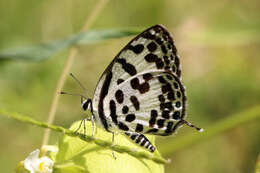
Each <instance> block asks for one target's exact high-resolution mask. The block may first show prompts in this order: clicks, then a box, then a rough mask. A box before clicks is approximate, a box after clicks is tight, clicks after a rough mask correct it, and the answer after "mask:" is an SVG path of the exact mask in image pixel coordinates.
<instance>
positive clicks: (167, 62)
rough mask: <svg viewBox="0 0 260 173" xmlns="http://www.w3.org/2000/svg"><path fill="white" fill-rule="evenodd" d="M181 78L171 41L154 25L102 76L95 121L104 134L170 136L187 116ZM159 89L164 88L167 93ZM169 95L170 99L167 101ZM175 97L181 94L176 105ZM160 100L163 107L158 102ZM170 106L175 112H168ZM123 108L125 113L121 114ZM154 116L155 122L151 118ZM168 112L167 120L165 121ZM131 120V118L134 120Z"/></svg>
mask: <svg viewBox="0 0 260 173" xmlns="http://www.w3.org/2000/svg"><path fill="white" fill-rule="evenodd" d="M145 75H146V76H145ZM180 76H181V71H180V63H179V57H178V56H177V50H176V47H175V46H174V44H173V40H172V37H171V36H170V34H169V33H168V32H167V31H166V29H164V27H162V26H160V25H155V26H153V27H151V28H149V29H147V30H146V31H144V32H143V33H141V34H139V35H138V36H137V37H136V38H134V39H133V40H132V41H131V42H129V43H128V45H127V46H126V47H125V48H123V49H122V51H121V52H120V53H119V54H118V55H117V56H116V57H115V59H114V60H113V61H112V62H111V64H110V65H109V66H108V68H107V69H106V70H105V72H104V73H103V74H102V76H101V78H100V81H99V83H98V85H97V87H96V90H95V94H94V98H93V109H94V113H95V117H96V118H97V120H98V122H100V124H102V125H103V126H104V128H105V129H107V130H109V129H110V128H113V129H119V130H121V131H135V132H136V131H139V132H140V133H153V134H159V135H167V134H170V133H172V132H173V128H174V126H173V121H176V120H177V119H179V118H183V117H184V115H185V98H186V97H185V92H184V88H183V85H182V83H181V81H180ZM145 78H149V80H148V79H145ZM159 78H160V80H161V81H160V80H159ZM170 78H171V79H170ZM162 79H163V80H164V81H165V83H163V82H162ZM146 80H147V81H146ZM166 85H167V86H166ZM174 85H176V88H174ZM177 87H178V89H177ZM162 88H168V90H167V92H165V93H164V91H163V89H162ZM169 93H170V96H169V97H174V99H172V100H169V99H167V97H168V95H169ZM177 93H180V94H178V96H179V95H180V98H179V99H177ZM160 95H162V96H161V98H160V99H161V100H162V97H163V98H164V103H162V102H161V101H160V99H159V96H160ZM136 100H137V101H138V104H139V109H138V110H137V109H136V107H137V105H136ZM170 104H171V106H172V107H173V109H172V108H171V109H168V108H167V107H170ZM176 104H177V105H176ZM179 104H180V105H179ZM163 105H164V106H166V108H163ZM126 107H128V112H127V113H123V111H125V112H126V110H123V109H127V108H126ZM155 111H156V112H157V116H156V117H155V118H152V116H155V115H154V114H155ZM167 111H168V114H169V118H165V117H167V116H166V114H167ZM175 111H178V112H179V113H177V114H180V115H179V118H175V119H174V118H172V117H173V114H174V113H175ZM129 114H130V115H129ZM131 114H134V115H135V118H134V120H132V119H133V115H131ZM175 114H176V113H175ZM163 115H164V116H165V117H163ZM131 116H132V117H131ZM151 119H152V120H151ZM153 121H155V122H154V123H150V122H153ZM141 125H142V128H143V129H142V131H141ZM137 126H139V129H138V127H137ZM170 126H171V129H170ZM167 127H168V130H167ZM177 127H178V125H176V127H175V128H177ZM169 129H170V130H169ZM166 130H167V131H166ZM166 132H167V133H166Z"/></svg>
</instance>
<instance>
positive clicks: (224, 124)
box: [160, 105, 260, 156]
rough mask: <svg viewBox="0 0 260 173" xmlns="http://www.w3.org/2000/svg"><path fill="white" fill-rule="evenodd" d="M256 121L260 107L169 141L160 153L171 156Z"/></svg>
mask: <svg viewBox="0 0 260 173" xmlns="http://www.w3.org/2000/svg"><path fill="white" fill-rule="evenodd" d="M257 119H260V105H258V106H255V107H252V108H249V109H247V110H245V111H242V112H240V113H236V114H234V115H230V116H228V117H227V118H224V119H222V120H220V121H218V122H217V123H214V124H212V125H210V126H208V128H205V131H204V132H202V133H200V134H198V133H192V134H187V135H185V136H182V137H178V139H174V140H169V141H167V143H164V144H163V147H162V148H161V149H160V153H161V154H162V155H165V156H166V155H171V154H172V153H174V152H176V151H178V150H181V149H184V148H186V147H189V146H191V145H193V144H196V143H200V142H202V141H205V140H206V139H209V138H211V137H214V136H217V135H219V134H221V133H223V132H226V131H228V130H230V129H233V128H235V127H238V126H241V125H243V124H245V123H248V122H250V121H254V120H257Z"/></svg>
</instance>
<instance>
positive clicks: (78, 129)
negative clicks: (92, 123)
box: [75, 119, 84, 133]
mask: <svg viewBox="0 0 260 173" xmlns="http://www.w3.org/2000/svg"><path fill="white" fill-rule="evenodd" d="M83 121H84V119H83V120H81V122H80V125H79V127H78V128H77V130H75V133H77V132H78V131H79V129H80V128H81V125H82V123H83Z"/></svg>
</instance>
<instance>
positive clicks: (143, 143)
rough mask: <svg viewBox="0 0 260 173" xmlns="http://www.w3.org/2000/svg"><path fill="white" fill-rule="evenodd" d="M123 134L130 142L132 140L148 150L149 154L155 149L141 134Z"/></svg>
mask: <svg viewBox="0 0 260 173" xmlns="http://www.w3.org/2000/svg"><path fill="white" fill-rule="evenodd" d="M125 134H126V135H127V136H128V137H129V138H130V139H131V140H133V141H134V142H135V143H136V144H138V145H140V146H142V147H144V148H146V149H148V150H149V151H150V152H154V151H155V147H154V146H153V145H152V144H151V142H150V141H149V140H148V139H147V138H146V137H145V136H144V135H143V134H139V133H129V132H125Z"/></svg>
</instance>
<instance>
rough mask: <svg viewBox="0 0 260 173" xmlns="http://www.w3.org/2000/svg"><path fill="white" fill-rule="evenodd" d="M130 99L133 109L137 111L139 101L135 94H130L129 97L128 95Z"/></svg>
mask: <svg viewBox="0 0 260 173" xmlns="http://www.w3.org/2000/svg"><path fill="white" fill-rule="evenodd" d="M130 101H131V102H132V104H133V105H134V107H135V110H137V111H138V110H139V109H140V103H139V101H138V99H137V97H136V96H131V97H130Z"/></svg>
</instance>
